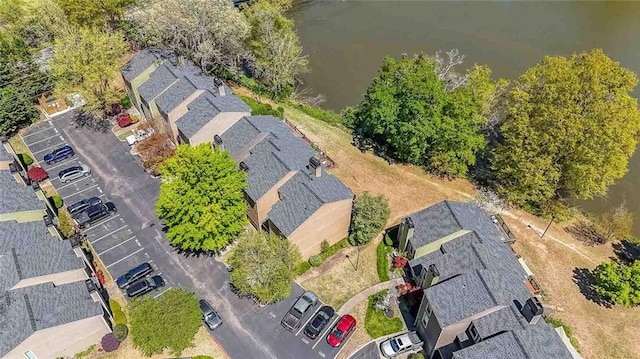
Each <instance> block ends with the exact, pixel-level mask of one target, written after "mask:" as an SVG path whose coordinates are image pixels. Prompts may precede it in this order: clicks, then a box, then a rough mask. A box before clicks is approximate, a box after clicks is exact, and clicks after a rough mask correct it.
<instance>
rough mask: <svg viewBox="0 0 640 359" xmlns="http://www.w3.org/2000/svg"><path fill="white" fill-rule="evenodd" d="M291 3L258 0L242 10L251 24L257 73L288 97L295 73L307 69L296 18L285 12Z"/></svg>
mask: <svg viewBox="0 0 640 359" xmlns="http://www.w3.org/2000/svg"><path fill="white" fill-rule="evenodd" d="M288 6H289V5H287V3H286V2H285V3H281V2H277V1H276V2H272V1H270V0H258V1H257V2H254V3H253V4H251V6H249V7H248V8H246V9H245V10H244V11H243V14H244V15H245V16H246V17H247V21H248V23H249V25H250V26H251V32H250V33H249V39H248V40H249V46H250V48H251V51H252V52H253V56H254V58H255V66H256V69H257V76H258V78H259V79H260V80H261V81H262V82H264V84H265V85H267V87H268V88H269V89H270V90H271V91H272V92H273V93H275V94H277V95H279V96H285V97H286V96H288V95H290V94H291V92H293V87H294V85H295V81H296V77H297V76H299V75H300V74H302V73H304V72H306V71H308V67H307V66H308V61H307V58H306V56H304V55H303V54H302V45H301V44H300V40H299V39H298V35H296V32H295V28H294V26H293V21H292V20H290V19H287V18H286V17H285V16H284V14H283V9H286V8H288Z"/></svg>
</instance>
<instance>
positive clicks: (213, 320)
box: [200, 299, 222, 330]
mask: <svg viewBox="0 0 640 359" xmlns="http://www.w3.org/2000/svg"><path fill="white" fill-rule="evenodd" d="M200 310H202V320H203V321H204V324H206V325H207V327H209V329H211V330H214V329H216V328H217V327H219V326H220V325H222V318H220V314H218V312H216V310H215V309H213V307H212V306H211V304H209V302H207V301H206V300H204V299H200Z"/></svg>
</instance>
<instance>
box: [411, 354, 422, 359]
mask: <svg viewBox="0 0 640 359" xmlns="http://www.w3.org/2000/svg"><path fill="white" fill-rule="evenodd" d="M407 359H425V358H424V354H422V353H412V354H409V356H408V357H407Z"/></svg>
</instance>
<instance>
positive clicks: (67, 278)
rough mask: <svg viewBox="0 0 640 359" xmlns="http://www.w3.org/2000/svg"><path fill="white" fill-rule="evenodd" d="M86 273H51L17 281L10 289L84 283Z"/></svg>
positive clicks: (76, 271)
mask: <svg viewBox="0 0 640 359" xmlns="http://www.w3.org/2000/svg"><path fill="white" fill-rule="evenodd" d="M88 278H89V277H88V276H87V272H85V270H84V268H79V269H75V270H71V271H66V272H61V273H52V274H47V275H41V276H39V277H32V278H26V279H23V280H21V281H19V282H18V283H17V284H16V285H14V286H13V287H12V288H11V289H17V288H24V287H29V286H32V285H36V284H42V283H49V282H53V284H54V285H60V284H64V283H72V282H77V281H81V280H82V281H84V280H85V279H88Z"/></svg>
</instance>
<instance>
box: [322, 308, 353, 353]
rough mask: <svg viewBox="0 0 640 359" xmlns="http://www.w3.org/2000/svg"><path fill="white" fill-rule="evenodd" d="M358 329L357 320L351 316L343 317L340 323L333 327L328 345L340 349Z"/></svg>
mask: <svg viewBox="0 0 640 359" xmlns="http://www.w3.org/2000/svg"><path fill="white" fill-rule="evenodd" d="M354 329H356V318H354V317H352V316H350V315H349V314H347V315H343V316H342V318H340V320H338V323H336V325H335V326H334V327H333V329H332V330H331V332H330V333H329V335H327V343H329V345H331V346H332V347H338V346H340V344H342V342H343V341H344V340H345V339H347V337H348V336H349V335H350V334H351V332H353V330H354Z"/></svg>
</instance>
